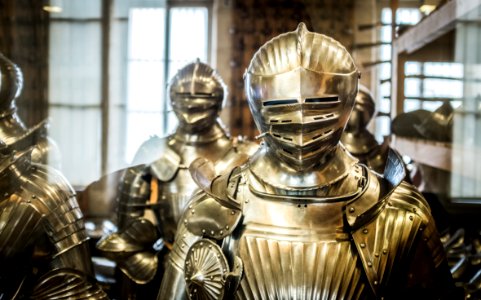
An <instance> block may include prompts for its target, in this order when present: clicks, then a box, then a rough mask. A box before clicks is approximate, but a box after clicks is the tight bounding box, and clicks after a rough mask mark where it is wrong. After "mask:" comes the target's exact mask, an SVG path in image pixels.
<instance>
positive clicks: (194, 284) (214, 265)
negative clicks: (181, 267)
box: [185, 240, 229, 300]
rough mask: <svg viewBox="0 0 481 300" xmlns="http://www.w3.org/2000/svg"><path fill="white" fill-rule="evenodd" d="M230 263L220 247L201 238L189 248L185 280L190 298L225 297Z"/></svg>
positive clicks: (212, 299) (208, 299)
mask: <svg viewBox="0 0 481 300" xmlns="http://www.w3.org/2000/svg"><path fill="white" fill-rule="evenodd" d="M228 269H229V265H228V264H227V260H226V258H225V257H224V254H223V253H222V250H221V249H220V247H219V246H218V245H217V244H216V243H214V242H212V241H211V240H200V241H198V242H196V243H195V244H194V245H192V247H191V248H190V249H189V252H188V253H187V257H186V261H185V281H186V283H187V291H188V295H189V298H190V299H206V300H215V299H222V298H223V297H224V286H225V278H226V277H227V272H228Z"/></svg>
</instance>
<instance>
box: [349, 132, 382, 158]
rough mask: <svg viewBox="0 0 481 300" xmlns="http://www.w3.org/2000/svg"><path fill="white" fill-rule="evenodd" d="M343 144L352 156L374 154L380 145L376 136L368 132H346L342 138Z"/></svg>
mask: <svg viewBox="0 0 481 300" xmlns="http://www.w3.org/2000/svg"><path fill="white" fill-rule="evenodd" d="M341 142H342V144H343V145H344V147H346V149H347V151H349V152H350V153H351V154H353V155H355V156H357V155H367V154H369V153H370V152H372V151H373V150H374V149H375V148H376V146H378V143H377V141H376V139H375V138H374V136H373V135H372V134H371V133H370V132H369V131H367V130H362V131H360V132H347V131H344V132H343V134H342V137H341Z"/></svg>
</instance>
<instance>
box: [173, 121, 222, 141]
mask: <svg viewBox="0 0 481 300" xmlns="http://www.w3.org/2000/svg"><path fill="white" fill-rule="evenodd" d="M171 137H172V138H173V139H175V140H178V141H179V142H182V143H185V144H206V143H210V142H213V141H215V140H218V139H220V138H222V137H227V133H226V132H225V129H224V128H223V127H222V126H221V124H220V123H219V121H216V123H215V124H214V126H212V127H210V128H209V129H207V130H206V131H203V132H196V133H191V132H187V131H185V130H183V129H182V128H181V127H178V128H177V130H176V131H175V133H174V134H173V135H172V136H171Z"/></svg>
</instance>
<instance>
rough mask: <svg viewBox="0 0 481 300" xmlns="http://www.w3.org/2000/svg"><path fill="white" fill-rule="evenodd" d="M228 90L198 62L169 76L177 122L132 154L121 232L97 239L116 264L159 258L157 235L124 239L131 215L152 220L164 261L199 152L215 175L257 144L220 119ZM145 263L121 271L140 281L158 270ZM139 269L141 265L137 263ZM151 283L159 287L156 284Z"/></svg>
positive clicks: (120, 210) (121, 209)
mask: <svg viewBox="0 0 481 300" xmlns="http://www.w3.org/2000/svg"><path fill="white" fill-rule="evenodd" d="M226 94H227V91H226V87H225V85H224V83H223V82H222V80H221V78H220V77H219V75H218V74H217V73H216V71H215V70H213V69H212V68H210V67H209V66H208V65H206V64H203V63H201V62H199V61H197V62H195V63H193V64H189V65H187V66H185V67H184V68H182V69H181V70H179V72H178V73H177V74H176V76H175V77H174V78H173V79H172V81H171V83H170V85H169V95H170V98H171V101H172V106H173V108H174V111H175V112H176V115H177V117H178V118H179V126H178V128H177V130H176V132H175V133H174V134H172V135H170V136H168V137H165V138H160V137H152V138H151V139H149V140H148V141H146V142H145V143H144V144H143V145H142V146H141V147H140V149H139V150H138V152H137V154H136V156H135V158H134V164H138V165H137V166H134V167H131V168H129V169H127V170H126V171H125V174H124V176H123V179H122V184H121V187H120V196H119V199H118V226H119V232H118V233H115V234H113V235H112V236H110V237H107V238H106V239H105V240H104V241H110V242H108V243H107V242H100V243H99V244H98V248H99V249H100V250H101V251H102V252H104V253H105V255H106V256H107V257H109V258H112V259H114V260H115V261H117V262H118V264H119V265H123V264H124V263H125V261H130V262H132V263H133V262H134V259H133V258H131V257H132V256H133V255H142V259H138V260H137V261H138V263H139V264H140V263H141V262H145V261H147V260H150V259H151V258H152V257H155V258H156V259H157V256H155V255H157V252H158V251H156V250H155V249H154V250H153V249H152V243H153V242H154V241H155V239H154V240H152V241H151V242H150V244H149V243H147V244H145V243H138V240H136V239H131V240H129V242H127V241H125V239H123V240H122V237H123V236H125V235H126V234H127V235H128V233H127V231H130V230H131V229H129V225H128V224H131V223H132V220H142V222H151V223H152V224H154V225H155V227H153V228H154V229H155V231H156V232H158V234H159V236H158V237H159V238H161V240H162V243H163V245H165V247H164V249H163V251H164V252H162V254H159V256H160V257H159V264H163V260H164V255H165V254H166V253H168V248H169V247H171V243H173V241H174V237H175V234H176V229H177V224H178V222H179V219H180V216H181V214H182V212H183V211H184V209H185V207H186V206H187V203H188V201H189V200H190V198H191V196H192V194H193V192H194V191H195V190H196V189H197V185H196V184H195V182H194V180H193V179H192V177H191V175H190V173H189V169H188V167H189V165H190V164H191V163H192V162H193V161H194V160H195V159H196V158H199V157H203V158H205V159H207V160H209V161H210V162H212V163H213V173H214V175H215V176H217V175H220V174H222V173H223V171H224V170H230V169H232V168H233V167H234V166H236V165H240V164H242V163H244V162H245V161H246V160H247V158H248V156H249V155H250V154H252V153H253V152H254V151H255V150H256V149H257V144H254V143H251V142H248V141H244V140H242V139H231V138H229V137H228V136H227V134H226V132H225V130H224V129H223V128H222V126H221V124H220V123H219V122H218V120H217V119H218V115H219V111H220V109H221V107H222V102H223V100H224V98H225V96H226ZM147 220H148V221H147ZM150 231H151V230H150ZM150 231H149V232H150ZM156 232H154V233H156ZM139 234H140V233H139ZM115 243H119V245H118V247H120V248H122V249H123V248H124V247H125V248H126V247H128V246H131V245H134V244H137V246H138V248H136V250H134V251H130V252H129V255H131V256H129V255H127V256H125V255H123V254H120V253H119V251H117V250H115V249H112V248H111V247H110V246H111V245H113V244H115ZM147 253H154V256H149V257H147V256H146V255H147ZM149 255H150V254H149ZM126 257H127V260H126ZM148 265H149V266H150V267H149V271H148V272H147V271H142V272H137V273H136V272H133V270H136V267H135V266H134V265H131V266H130V267H129V268H130V270H128V269H127V268H122V267H121V270H122V271H123V272H124V273H125V274H126V275H127V276H128V277H129V278H130V279H131V280H132V281H134V282H136V283H141V284H144V283H147V282H149V281H150V280H152V278H153V276H149V277H148V278H147V277H146V276H143V274H145V273H148V274H150V275H152V274H155V272H156V271H157V265H155V264H154V263H149V264H148ZM154 266H155V267H154ZM137 268H144V267H142V266H140V265H137ZM159 269H160V267H159ZM142 270H144V269H142ZM158 276H160V277H161V276H162V274H158ZM151 284H152V285H154V283H151ZM155 284H157V286H155V288H156V290H157V289H158V284H159V283H155Z"/></svg>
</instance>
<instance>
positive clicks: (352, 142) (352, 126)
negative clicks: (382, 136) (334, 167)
mask: <svg viewBox="0 0 481 300" xmlns="http://www.w3.org/2000/svg"><path fill="white" fill-rule="evenodd" d="M375 110H376V108H375V103H374V99H373V97H372V95H371V93H370V92H369V90H368V89H367V88H366V87H365V86H363V85H360V86H359V93H358V94H357V96H356V100H355V103H354V108H353V110H352V113H351V115H350V117H349V121H348V122H347V125H346V129H345V130H344V132H343V133H342V137H341V142H342V144H343V145H344V146H345V147H346V149H347V150H348V151H349V152H350V153H351V154H352V155H354V156H355V157H356V158H357V159H358V160H359V162H360V163H362V164H365V165H366V166H368V167H369V168H371V169H372V170H374V171H376V172H378V173H379V174H382V173H383V172H384V167H385V165H386V161H387V156H388V152H389V150H390V148H389V146H388V145H387V144H383V145H379V144H378V142H377V141H376V138H375V137H374V135H372V133H370V132H369V130H367V125H368V124H369V122H370V121H371V119H372V117H373V116H374V113H375Z"/></svg>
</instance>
